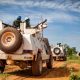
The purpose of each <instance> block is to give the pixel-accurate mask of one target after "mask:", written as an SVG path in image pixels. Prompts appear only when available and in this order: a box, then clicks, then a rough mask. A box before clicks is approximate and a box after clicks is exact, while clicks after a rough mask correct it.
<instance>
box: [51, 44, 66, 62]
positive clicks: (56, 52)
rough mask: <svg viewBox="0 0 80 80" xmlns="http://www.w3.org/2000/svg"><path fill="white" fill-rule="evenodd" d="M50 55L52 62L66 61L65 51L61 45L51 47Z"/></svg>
mask: <svg viewBox="0 0 80 80" xmlns="http://www.w3.org/2000/svg"><path fill="white" fill-rule="evenodd" d="M51 51H52V54H53V59H54V60H63V61H66V59H67V54H66V50H65V48H64V46H63V45H61V44H58V45H56V46H53V47H52V48H51Z"/></svg>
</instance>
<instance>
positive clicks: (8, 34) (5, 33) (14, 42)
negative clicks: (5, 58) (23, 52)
mask: <svg viewBox="0 0 80 80" xmlns="http://www.w3.org/2000/svg"><path fill="white" fill-rule="evenodd" d="M21 44H22V35H21V33H20V32H19V31H18V30H17V29H15V28H12V27H6V28H4V29H3V30H2V31H1V32H0V49H1V50H2V51H4V52H6V53H12V52H15V51H16V50H18V49H19V48H20V46H21Z"/></svg>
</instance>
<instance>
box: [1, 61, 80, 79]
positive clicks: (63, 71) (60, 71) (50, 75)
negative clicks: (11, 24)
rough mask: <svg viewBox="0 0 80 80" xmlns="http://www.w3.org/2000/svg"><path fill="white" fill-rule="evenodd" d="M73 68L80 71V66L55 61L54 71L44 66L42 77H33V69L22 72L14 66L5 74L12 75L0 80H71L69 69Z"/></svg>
mask: <svg viewBox="0 0 80 80" xmlns="http://www.w3.org/2000/svg"><path fill="white" fill-rule="evenodd" d="M64 66H66V68H64ZM71 66H72V67H74V68H75V67H76V66H77V68H76V69H75V71H76V70H78V69H80V65H78V64H68V65H66V62H63V61H61V62H60V61H58V62H56V61H55V62H54V64H53V69H51V70H49V69H47V68H46V67H45V66H44V68H43V73H42V75H41V76H38V77H37V76H32V74H31V69H27V70H20V68H18V67H15V66H13V67H9V68H8V69H5V73H9V74H10V75H9V76H7V77H6V76H5V77H6V78H3V79H1V78H0V80H69V75H70V73H69V72H70V71H69V68H70V67H71Z"/></svg>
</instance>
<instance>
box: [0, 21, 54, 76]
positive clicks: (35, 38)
mask: <svg viewBox="0 0 80 80" xmlns="http://www.w3.org/2000/svg"><path fill="white" fill-rule="evenodd" d="M46 21H47V20H44V21H42V22H41V23H39V24H38V25H36V26H35V27H30V28H26V23H25V21H23V22H21V23H20V29H16V28H14V27H13V26H12V25H9V24H5V23H3V22H2V21H0V72H1V73H3V71H4V69H5V65H17V66H19V67H20V68H22V69H25V68H27V67H31V70H32V74H33V75H40V74H41V73H42V67H43V63H46V66H47V68H49V69H51V68H52V67H53V66H52V65H53V57H52V52H51V49H50V45H49V42H48V39H47V38H44V37H43V35H42V32H43V29H44V28H46V25H45V23H46Z"/></svg>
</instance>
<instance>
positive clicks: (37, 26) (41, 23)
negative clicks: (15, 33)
mask: <svg viewBox="0 0 80 80" xmlns="http://www.w3.org/2000/svg"><path fill="white" fill-rule="evenodd" d="M45 22H47V19H45V20H44V21H42V22H40V23H39V24H37V25H36V26H35V27H34V28H37V29H38V28H39V26H40V25H41V27H42V28H45V27H43V24H44V23H45Z"/></svg>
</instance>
